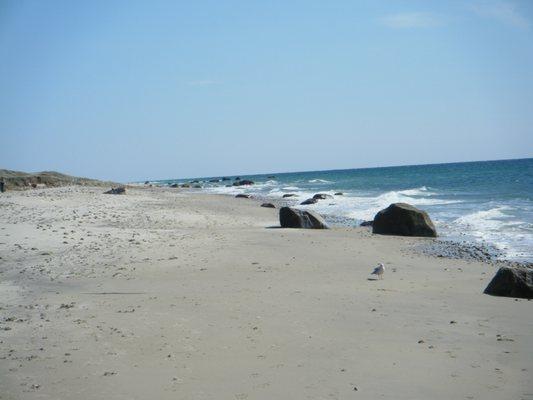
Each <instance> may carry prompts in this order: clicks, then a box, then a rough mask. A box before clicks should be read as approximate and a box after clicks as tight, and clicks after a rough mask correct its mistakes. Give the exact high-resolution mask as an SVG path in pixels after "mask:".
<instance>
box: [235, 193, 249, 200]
mask: <svg viewBox="0 0 533 400" xmlns="http://www.w3.org/2000/svg"><path fill="white" fill-rule="evenodd" d="M235 197H236V198H237V199H249V198H250V197H252V196H250V195H249V194H242V193H241V194H238V195H237V196H235Z"/></svg>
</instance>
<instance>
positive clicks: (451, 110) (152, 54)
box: [0, 0, 533, 182]
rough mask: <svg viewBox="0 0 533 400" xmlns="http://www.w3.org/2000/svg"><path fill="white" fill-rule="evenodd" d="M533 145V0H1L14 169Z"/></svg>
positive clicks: (144, 175)
mask: <svg viewBox="0 0 533 400" xmlns="http://www.w3.org/2000/svg"><path fill="white" fill-rule="evenodd" d="M532 156H533V1H529V0H524V1H513V2H511V1H474V0H473V1H468V0H464V1H444V0H442V1H436V0H435V1H427V0H424V1H394V0H388V1H376V0H369V1H362V0H361V1H334V0H332V1H312V0H307V1H287V0H284V1H276V0H273V1H252V0H246V1H244V0H243V1H225V0H213V1H203V0H196V1H143V2H141V1H113V0H107V1H98V0H96V1H85V2H81V1H79V2H78V1H75V2H73V1H54V0H51V1H46V2H43V1H26V0H13V1H11V0H0V168H7V169H13V170H23V171H28V172H36V171H42V170H56V171H60V172H64V173H68V174H72V175H77V176H87V177H92V178H99V179H110V180H117V181H123V182H126V181H142V180H145V179H168V178H186V177H204V176H223V175H237V174H238V175H246V174H253V173H276V172H289V171H307V170H324V169H341V168H359V167H375V166H389V165H405V164H408V165H411V164H426V163H440V162H455V161H471V160H490V159H508V158H525V157H532Z"/></svg>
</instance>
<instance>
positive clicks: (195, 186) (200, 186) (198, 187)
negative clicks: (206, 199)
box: [193, 185, 202, 189]
mask: <svg viewBox="0 0 533 400" xmlns="http://www.w3.org/2000/svg"><path fill="white" fill-rule="evenodd" d="M193 188H195V189H201V188H202V185H194V186H193Z"/></svg>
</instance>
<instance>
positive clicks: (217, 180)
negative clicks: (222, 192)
mask: <svg viewBox="0 0 533 400" xmlns="http://www.w3.org/2000/svg"><path fill="white" fill-rule="evenodd" d="M209 182H212V183H218V182H220V179H210V180H209Z"/></svg>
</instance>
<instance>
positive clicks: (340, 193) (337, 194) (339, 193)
mask: <svg viewBox="0 0 533 400" xmlns="http://www.w3.org/2000/svg"><path fill="white" fill-rule="evenodd" d="M335 196H344V193H342V192H337V193H335Z"/></svg>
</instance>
